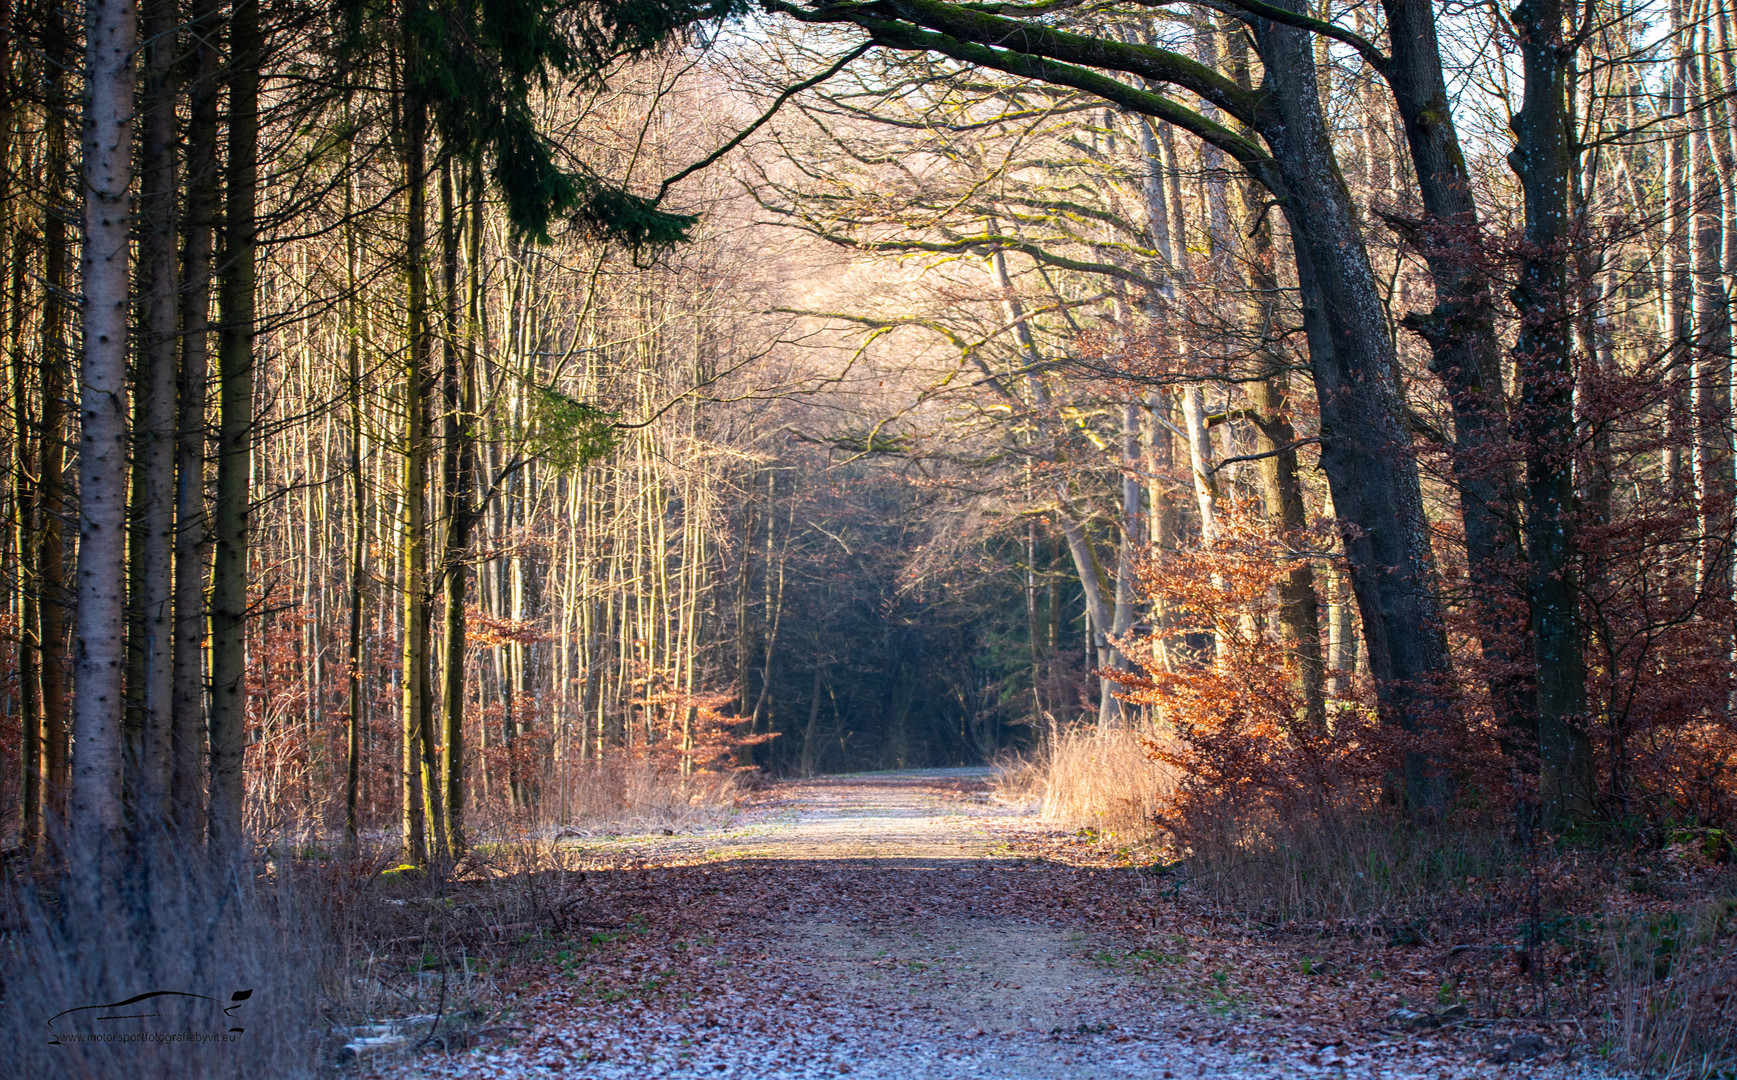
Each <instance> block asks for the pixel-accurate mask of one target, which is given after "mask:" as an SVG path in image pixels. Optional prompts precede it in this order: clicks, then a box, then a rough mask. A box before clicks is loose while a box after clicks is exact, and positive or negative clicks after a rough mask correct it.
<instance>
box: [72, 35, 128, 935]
mask: <svg viewBox="0 0 1737 1080" xmlns="http://www.w3.org/2000/svg"><path fill="white" fill-rule="evenodd" d="M137 45H138V20H137V12H136V9H135V8H134V7H133V5H132V4H130V3H127V2H125V0H89V3H88V4H87V5H86V7H85V69H84V76H85V102H84V137H83V146H84V171H83V182H84V183H83V187H84V257H83V265H82V268H81V270H82V274H81V277H82V285H83V292H84V307H83V331H84V333H83V338H84V354H83V362H82V365H81V367H80V371H79V455H78V482H79V553H78V587H77V590H76V600H77V613H76V621H75V625H74V630H73V633H74V645H73V658H74V676H73V677H74V681H75V685H76V686H77V688H78V696H77V699H76V701H75V702H74V704H73V718H72V726H73V740H74V744H75V745H76V746H77V747H78V753H77V756H76V757H75V758H74V760H73V775H72V827H73V834H74V840H73V844H72V848H71V850H70V855H71V857H72V866H73V874H74V880H73V888H74V890H75V895H76V896H77V898H78V902H81V903H83V904H95V903H97V900H98V897H99V895H100V893H101V891H102V890H103V888H104V886H105V883H106V875H105V874H104V870H103V868H104V866H105V864H106V863H107V861H108V860H109V859H110V858H111V857H112V856H113V855H114V854H115V853H116V851H117V848H116V845H117V843H118V841H119V839H120V835H119V834H120V829H121V799H120V796H121V791H120V780H121V725H122V719H123V712H124V709H125V701H124V699H123V693H124V691H125V687H124V685H123V677H124V673H125V659H126V629H127V603H126V582H127V316H128V313H129V311H130V310H131V306H130V296H129V286H130V284H131V281H130V278H129V274H128V265H129V261H130V260H129V255H130V251H129V246H130V242H131V236H130V227H131V224H132V217H131V209H132V208H131V206H130V205H129V199H130V195H131V189H132V179H133V109H134V103H133V85H134V81H135V80H134V73H133V53H134V50H135V49H136V48H137Z"/></svg>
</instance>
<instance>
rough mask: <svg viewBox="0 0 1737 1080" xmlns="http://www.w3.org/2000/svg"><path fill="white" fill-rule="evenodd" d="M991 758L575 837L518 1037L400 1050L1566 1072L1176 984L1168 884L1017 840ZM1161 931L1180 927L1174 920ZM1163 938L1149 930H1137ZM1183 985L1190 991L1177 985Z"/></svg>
mask: <svg viewBox="0 0 1737 1080" xmlns="http://www.w3.org/2000/svg"><path fill="white" fill-rule="evenodd" d="M983 776H984V774H983V773H981V772H974V771H969V770H935V771H928V772H922V773H890V774H876V775H865V776H855V777H842V778H831V779H826V780H820V781H814V782H808V783H801V784H791V785H786V786H784V787H781V788H778V789H774V791H773V792H771V793H770V795H769V797H767V798H765V799H762V800H760V801H759V802H758V803H756V804H755V805H754V806H752V807H751V808H749V809H748V810H746V811H745V812H743V813H742V814H740V815H738V816H737V818H736V819H735V820H734V821H732V822H731V823H730V824H729V825H728V826H727V827H721V828H714V829H708V830H703V831H700V832H697V833H694V834H691V835H679V836H667V837H666V836H661V835H660V836H656V837H637V838H614V839H607V838H591V839H584V838H582V839H578V840H570V841H568V842H569V843H572V844H573V845H574V846H576V847H577V848H578V849H579V850H580V853H581V854H582V855H583V856H584V857H585V858H586V859H587V860H588V862H589V864H590V865H591V866H592V867H593V869H591V870H589V871H588V872H587V875H586V889H587V896H588V901H587V911H588V912H589V914H587V915H586V916H585V918H587V919H589V920H591V923H592V925H593V926H594V927H596V928H594V929H591V930H590V931H589V932H588V937H584V938H583V943H582V944H580V945H577V946H575V947H572V948H569V949H562V950H560V951H558V952H556V953H555V954H553V955H552V956H551V957H550V958H549V961H548V964H547V972H546V974H545V975H544V976H543V977H540V978H539V979H538V980H536V981H535V982H533V983H532V984H531V985H528V986H525V987H524V988H523V989H522V990H521V991H520V994H519V999H518V1001H517V1003H516V1007H515V1010H514V1011H515V1014H516V1015H515V1017H514V1021H515V1023H516V1024H517V1025H520V1026H521V1027H522V1028H523V1030H521V1031H515V1032H512V1033H511V1037H510V1038H509V1039H508V1041H507V1042H505V1043H503V1044H500V1045H494V1046H490V1045H484V1046H481V1047H477V1048H474V1049H470V1050H466V1051H460V1052H454V1053H452V1054H450V1055H445V1054H432V1055H425V1056H423V1057H420V1058H418V1059H416V1060H415V1061H413V1062H410V1063H404V1064H402V1065H399V1066H395V1067H392V1068H390V1069H388V1070H386V1071H387V1072H389V1073H391V1074H393V1075H396V1076H405V1077H408V1076H465V1077H501V1078H514V1080H517V1078H521V1077H544V1076H551V1077H552V1076H570V1077H588V1078H590V1077H595V1078H599V1080H604V1078H630V1077H631V1078H635V1080H654V1078H659V1077H672V1076H685V1077H691V1076H713V1077H753V1078H792V1080H794V1078H798V1077H803V1078H806V1077H822V1076H826V1077H833V1076H840V1075H852V1076H857V1077H868V1078H876V1080H879V1078H886V1080H905V1078H911V1080H928V1078H943V1077H945V1078H953V1077H994V1078H1010V1080H1011V1078H1025V1077H1045V1078H1052V1077H1053V1078H1057V1080H1061V1078H1086V1077H1096V1078H1103V1080H1112V1078H1123V1077H1127V1078H1133V1077H1139V1078H1142V1080H1146V1078H1152V1080H1160V1078H1166V1077H1176V1078H1183V1077H1198V1076H1236V1077H1250V1078H1263V1077H1281V1076H1284V1077H1294V1076H1324V1077H1342V1076H1347V1075H1350V1076H1385V1077H1425V1076H1427V1077H1441V1076H1453V1075H1509V1076H1513V1075H1541V1076H1542V1075H1550V1076H1562V1075H1567V1071H1566V1070H1565V1069H1563V1068H1562V1067H1550V1068H1548V1069H1539V1068H1534V1067H1529V1066H1527V1065H1509V1066H1498V1065H1491V1064H1487V1063H1478V1062H1477V1061H1476V1055H1473V1056H1470V1057H1468V1056H1467V1054H1466V1053H1465V1050H1464V1047H1463V1045H1462V1044H1450V1043H1448V1042H1445V1041H1444V1042H1438V1041H1436V1040H1434V1039H1432V1038H1429V1037H1427V1036H1426V1037H1421V1038H1420V1037H1417V1036H1405V1037H1395V1038H1384V1037H1382V1036H1380V1035H1375V1036H1370V1037H1363V1038H1357V1039H1348V1038H1347V1037H1346V1036H1345V1035H1344V1034H1343V1033H1342V1032H1340V1031H1336V1030H1333V1029H1332V1028H1330V1027H1327V1026H1323V1025H1320V1024H1318V1023H1316V1024H1311V1023H1308V1022H1304V1021H1302V1020H1297V1019H1291V1020H1286V1019H1284V1018H1283V1017H1282V1016H1276V1015H1274V1014H1272V1013H1264V1012H1263V1010H1262V1008H1261V1006H1260V1005H1259V1004H1258V1003H1257V1002H1253V1001H1243V1000H1239V998H1238V996H1237V994H1236V993H1235V992H1234V990H1231V989H1228V988H1227V989H1226V990H1225V991H1224V992H1223V993H1217V992H1216V991H1214V990H1213V989H1212V988H1211V987H1212V984H1211V983H1210V982H1208V983H1207V986H1208V989H1207V990H1206V991H1205V992H1204V993H1201V994H1195V995H1192V997H1193V998H1194V999H1193V1000H1187V998H1188V997H1189V996H1191V995H1178V994H1176V993H1171V992H1166V991H1165V990H1164V989H1163V984H1162V981H1161V980H1158V979H1156V978H1155V977H1154V975H1153V972H1154V970H1155V969H1162V968H1163V967H1164V965H1165V964H1166V963H1167V962H1178V963H1179V962H1180V959H1181V957H1182V956H1183V955H1185V953H1186V950H1187V948H1188V946H1187V943H1186V941H1185V940H1184V939H1182V938H1180V937H1178V938H1176V942H1177V945H1176V948H1177V949H1178V950H1179V952H1178V953H1177V954H1176V956H1174V957H1172V956H1167V955H1165V954H1163V953H1161V952H1157V951H1155V950H1154V949H1153V948H1152V946H1151V944H1150V942H1151V941H1152V940H1153V939H1154V937H1153V934H1152V933H1150V932H1147V933H1145V934H1144V935H1143V937H1142V939H1141V940H1136V939H1135V938H1133V937H1132V936H1130V934H1129V933H1128V932H1127V927H1129V926H1130V925H1133V924H1134V923H1135V922H1137V921H1138V920H1140V919H1142V918H1147V917H1148V916H1147V913H1148V912H1150V911H1151V910H1152V908H1153V906H1154V905H1153V897H1152V895H1151V893H1152V890H1154V889H1155V888H1157V887H1158V886H1157V884H1156V883H1155V882H1153V880H1152V879H1150V878H1145V877H1142V876H1141V875H1139V874H1136V873H1133V872H1131V871H1106V870H1100V871H1093V870H1083V869H1079V868H1074V867H1065V866H1059V865H1056V864H1054V863H1049V862H1045V861H1042V860H1034V859H1030V858H1024V857H1020V856H1019V854H1018V853H1017V851H1016V850H1015V849H1013V848H1010V847H1009V845H1008V843H1007V842H1006V837H1007V835H1008V832H1007V830H1008V828H1009V827H1010V826H1017V825H1020V824H1029V820H1028V819H1027V818H1025V817H1024V812H1023V811H1022V810H1020V809H1019V808H1015V807H1009V806H1005V805H1001V804H998V803H995V802H993V801H992V800H991V799H990V797H989V796H988V794H987V793H986V792H985V790H984V785H983V783H982V778H983ZM1159 938H1160V939H1161V938H1162V935H1159ZM1142 940H1143V941H1144V942H1145V943H1146V944H1145V948H1143V949H1142V948H1139V946H1140V944H1141V941H1142ZM1179 996H1180V997H1182V998H1183V1000H1178V997H1179Z"/></svg>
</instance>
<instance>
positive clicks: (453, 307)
mask: <svg viewBox="0 0 1737 1080" xmlns="http://www.w3.org/2000/svg"><path fill="white" fill-rule="evenodd" d="M480 179H481V177H480V174H473V178H472V182H473V184H477V183H478V182H480ZM471 194H472V199H471V201H470V202H469V203H468V206H469V218H468V225H469V236H468V239H467V248H468V259H467V264H466V277H465V288H466V299H465V328H464V339H465V340H464V342H463V343H462V345H461V343H460V341H459V333H460V331H459V325H458V260H459V250H458V249H459V232H460V229H461V223H460V222H459V221H458V220H456V219H455V217H454V210H453V198H452V170H451V162H450V161H448V162H447V163H446V164H445V167H444V168H443V169H442V172H441V180H440V197H441V245H442V266H443V270H444V278H445V280H444V285H445V298H444V305H445V306H444V311H445V316H446V317H445V323H446V329H445V335H444V336H445V341H444V347H445V353H444V356H445V365H444V368H443V370H442V375H441V397H442V407H443V409H444V415H443V417H442V425H443V427H442V433H441V434H442V443H443V445H442V455H443V457H442V463H441V485H442V490H443V491H444V493H445V499H444V504H445V509H446V549H445V551H443V552H442V553H441V584H442V598H443V605H444V606H443V614H442V626H441V632H442V637H443V639H444V648H443V649H442V654H443V656H444V657H445V667H444V670H443V671H442V675H441V698H440V712H441V728H442V730H443V732H444V737H445V740H446V756H445V758H444V762H445V766H446V773H445V777H444V780H445V784H446V846H447V851H448V852H449V853H450V854H451V855H452V857H453V858H457V857H458V855H459V854H460V853H461V852H463V850H464V847H465V841H464V694H465V679H464V676H465V670H464V660H465V612H464V603H465V586H466V577H467V575H468V573H469V566H468V565H467V562H466V560H467V559H468V558H469V555H470V531H471V525H472V524H473V523H474V522H475V520H476V510H475V507H473V506H472V499H473V497H474V496H473V494H472V492H473V488H474V486H475V481H474V474H475V464H474V462H475V459H476V455H475V451H474V449H473V447H472V443H471V438H472V437H471V430H470V414H471V403H469V402H467V401H466V400H464V398H465V393H464V391H465V387H466V386H467V385H468V379H467V378H466V372H467V371H469V370H474V367H475V360H476V356H475V354H476V326H477V321H478V318H479V303H480V298H479V289H480V282H479V281H478V274H479V271H480V269H481V267H480V259H481V252H480V250H479V249H480V247H481V244H482V200H481V198H480V197H479V196H480V194H481V193H480V192H478V191H475V190H474V188H473V190H472V193H471ZM461 350H462V353H461ZM461 361H462V362H463V369H462V370H461Z"/></svg>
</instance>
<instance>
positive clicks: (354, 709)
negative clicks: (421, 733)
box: [344, 103, 368, 851]
mask: <svg viewBox="0 0 1737 1080" xmlns="http://www.w3.org/2000/svg"><path fill="white" fill-rule="evenodd" d="M347 111H348V103H346V112H347ZM347 156H348V155H347V153H346V157H347ZM350 165H351V162H350V161H349V160H346V161H345V166H346V167H345V169H344V221H345V224H344V292H345V295H346V296H348V297H349V300H348V302H347V304H346V312H345V314H346V317H347V319H348V322H349V325H348V326H347V327H346V330H347V333H346V335H345V341H344V360H345V368H346V372H347V382H346V385H345V394H346V397H347V398H348V405H349V414H350V415H349V421H350V432H349V435H350V462H349V464H350V515H351V521H350V551H349V557H350V567H349V570H350V581H349V592H350V595H349V601H350V602H349V609H350V612H349V614H350V627H349V630H350V634H349V643H348V649H347V651H346V654H345V659H346V660H347V662H348V667H349V673H348V678H347V680H346V681H347V683H348V694H347V697H346V707H345V723H344V729H345V730H344V840H345V843H346V844H348V845H349V847H350V850H351V851H355V849H356V837H357V833H358V831H359V828H360V821H359V818H360V813H361V809H360V804H361V800H362V732H363V729H364V727H365V725H366V723H367V717H366V715H365V714H364V709H366V707H367V704H366V702H367V677H366V674H365V672H364V670H363V663H364V656H365V650H366V648H367V646H366V643H365V640H364V638H363V633H362V631H363V625H364V623H363V615H364V611H365V606H366V603H367V594H366V591H365V585H366V581H367V570H368V567H367V558H368V542H367V540H368V528H367V522H368V485H367V477H366V476H364V475H363V474H362V440H363V438H364V437H365V435H364V428H363V426H362V298H361V294H360V291H359V289H358V287H357V250H356V249H357V244H356V227H355V225H354V224H353V223H352V217H351V215H352V213H353V212H354V210H355V205H356V179H355V175H354V171H353V169H351V168H350V167H349V166H350Z"/></svg>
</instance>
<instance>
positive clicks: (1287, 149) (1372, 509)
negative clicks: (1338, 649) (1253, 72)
mask: <svg viewBox="0 0 1737 1080" xmlns="http://www.w3.org/2000/svg"><path fill="white" fill-rule="evenodd" d="M1255 32H1256V33H1255V36H1256V40H1257V44H1258V46H1259V49H1260V55H1261V58H1262V60H1263V61H1264V62H1265V65H1266V75H1265V88H1266V90H1267V94H1266V100H1267V106H1266V109H1267V110H1268V111H1266V112H1264V113H1263V114H1262V115H1261V116H1259V117H1257V120H1258V124H1257V126H1258V128H1259V130H1260V131H1261V134H1262V135H1263V137H1264V138H1265V139H1266V141H1267V143H1268V145H1269V146H1270V147H1271V148H1272V151H1273V157H1274V159H1275V161H1276V164H1277V169H1278V172H1279V176H1280V178H1281V179H1282V181H1283V185H1284V195H1283V197H1282V198H1281V206H1282V208H1283V210H1284V213H1285V219H1286V221H1287V222H1288V224H1289V225H1290V230H1291V236H1292V241H1293V247H1294V249H1295V256H1296V261H1297V277H1298V284H1299V288H1300V292H1301V294H1302V299H1303V311H1304V320H1303V321H1304V330H1305V333H1306V335H1307V337H1308V342H1309V363H1310V368H1311V370H1312V371H1313V372H1314V376H1315V392H1316V396H1317V398H1318V399H1319V401H1320V409H1321V468H1322V470H1323V471H1324V472H1325V473H1326V474H1327V482H1328V485H1329V487H1330V489H1331V491H1332V495H1333V503H1334V506H1335V507H1336V508H1337V510H1338V514H1339V521H1340V525H1341V536H1342V540H1343V543H1344V547H1345V553H1346V557H1347V562H1348V563H1349V567H1350V571H1351V582H1352V588H1353V591H1355V593H1356V595H1357V604H1358V609H1359V611H1360V612H1361V614H1362V616H1363V636H1364V643H1365V646H1366V649H1367V652H1368V656H1369V665H1370V672H1371V674H1372V675H1373V676H1374V677H1375V680H1376V686H1377V694H1378V703H1379V708H1380V712H1381V716H1382V719H1383V721H1384V722H1386V723H1390V724H1394V725H1396V726H1399V727H1401V728H1404V729H1407V730H1414V729H1424V730H1427V729H1430V728H1438V729H1439V728H1440V727H1441V726H1442V724H1443V722H1444V719H1445V718H1444V717H1442V715H1441V712H1442V709H1443V702H1442V697H1441V695H1442V693H1443V692H1444V691H1445V689H1446V687H1445V683H1446V680H1447V677H1448V675H1449V662H1448V654H1447V639H1446V635H1445V631H1444V628H1443V624H1442V619H1441V611H1440V607H1439V604H1438V601H1437V598H1436V592H1435V580H1434V565H1433V555H1432V553H1431V551H1430V542H1429V525H1428V521H1427V519H1426V518H1425V517H1424V512H1423V495H1422V489H1421V486H1420V483H1419V479H1418V472H1417V464H1416V459H1415V457H1414V456H1413V454H1412V449H1411V436H1410V431H1409V427H1408V425H1407V423H1406V420H1405V413H1404V406H1403V402H1402V401H1401V400H1400V398H1399V385H1398V381H1397V378H1396V372H1397V367H1396V357H1395V353H1394V344H1393V339H1392V337H1391V336H1390V335H1389V333H1388V329H1387V322H1386V317H1385V313H1384V311H1383V309H1382V306H1381V302H1380V299H1379V295H1378V292H1377V289H1376V284H1375V278H1374V273H1373V271H1372V270H1371V268H1370V265H1369V256H1368V252H1367V250H1366V249H1365V248H1364V245H1363V238H1362V232H1361V228H1360V226H1359V224H1358V221H1357V215H1356V211H1355V208H1354V206H1353V204H1352V202H1351V197H1350V193H1349V191H1348V190H1347V189H1346V187H1345V182H1344V180H1343V178H1342V177H1341V176H1340V174H1339V170H1338V167H1337V164H1336V162H1335V161H1334V160H1333V154H1332V146H1331V142H1330V140H1329V138H1328V135H1327V130H1326V125H1325V121H1324V118H1323V117H1322V115H1321V111H1320V99H1319V97H1318V95H1317V93H1316V88H1315V73H1314V55H1313V52H1312V50H1311V49H1310V47H1309V41H1308V36H1307V34H1306V33H1305V32H1304V31H1301V30H1298V29H1296V28H1294V27H1290V26H1283V25H1279V24H1276V23H1271V22H1268V21H1266V20H1261V19H1257V20H1255ZM1405 777H1406V791H1407V799H1408V801H1409V803H1410V805H1411V806H1412V808H1413V809H1415V810H1419V811H1423V812H1425V813H1439V812H1441V811H1442V810H1443V809H1445V807H1446V805H1447V801H1448V798H1449V796H1450V793H1451V781H1450V777H1449V775H1448V772H1447V769H1446V766H1445V764H1444V763H1443V762H1441V761H1440V760H1439V759H1435V758H1433V757H1432V756H1431V755H1427V754H1424V753H1421V752H1412V753H1409V754H1407V756H1406V762H1405Z"/></svg>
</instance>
